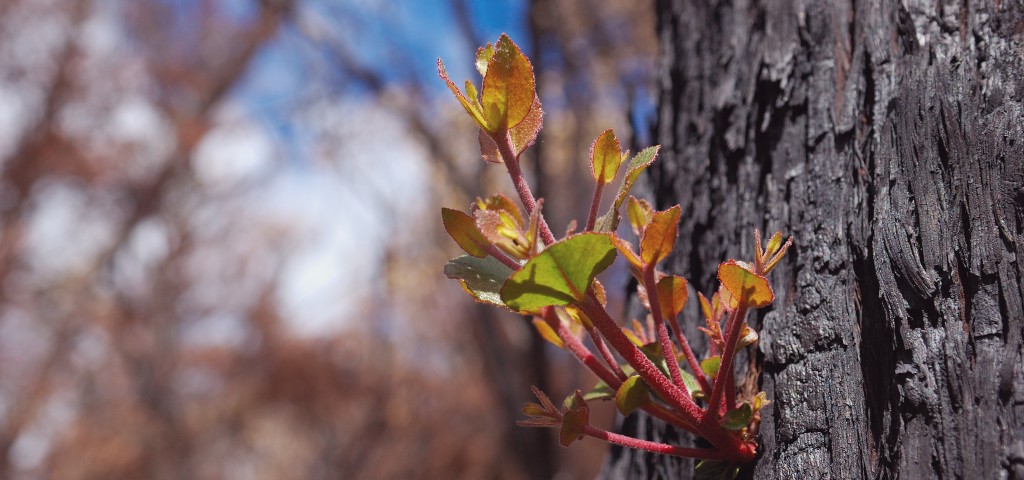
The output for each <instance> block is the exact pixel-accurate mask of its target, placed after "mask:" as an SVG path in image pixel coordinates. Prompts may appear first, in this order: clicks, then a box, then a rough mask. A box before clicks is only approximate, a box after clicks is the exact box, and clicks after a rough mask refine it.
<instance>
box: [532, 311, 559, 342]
mask: <svg viewBox="0 0 1024 480" xmlns="http://www.w3.org/2000/svg"><path fill="white" fill-rule="evenodd" d="M533 326H534V328H536V329H537V333H539V334H540V336H541V337H543V338H544V340H547V341H549V342H551V344H552V345H554V346H556V347H558V348H565V342H562V339H561V338H559V336H558V334H557V333H555V329H553V328H551V325H548V322H545V321H544V319H542V318H534V319H533Z"/></svg>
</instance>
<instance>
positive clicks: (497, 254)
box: [484, 245, 523, 270]
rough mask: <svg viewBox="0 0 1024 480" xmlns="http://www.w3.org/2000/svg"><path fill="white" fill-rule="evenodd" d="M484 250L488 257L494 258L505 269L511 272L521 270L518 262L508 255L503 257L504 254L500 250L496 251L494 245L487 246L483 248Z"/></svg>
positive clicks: (496, 248)
mask: <svg viewBox="0 0 1024 480" xmlns="http://www.w3.org/2000/svg"><path fill="white" fill-rule="evenodd" d="M484 250H487V254H488V255H490V256H492V257H494V259H495V260H497V261H499V262H501V263H502V264H504V265H505V266H506V267H508V268H511V269H512V270H519V269H520V268H523V266H522V265H520V264H519V262H517V261H515V260H513V259H512V258H511V257H509V256H508V255H505V252H503V251H501V250H500V249H498V247H495V246H494V245H487V246H485V247H484Z"/></svg>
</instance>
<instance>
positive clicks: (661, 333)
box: [642, 265, 693, 390]
mask: <svg viewBox="0 0 1024 480" xmlns="http://www.w3.org/2000/svg"><path fill="white" fill-rule="evenodd" d="M642 276H643V281H644V288H645V289H646V290H647V303H648V304H650V306H651V316H652V317H654V328H655V330H656V331H657V335H658V343H660V344H661V351H662V353H663V354H664V355H665V359H666V360H668V361H667V362H665V363H667V364H668V372H669V374H671V375H672V383H675V384H676V386H677V387H679V388H682V389H684V390H685V389H686V385H685V384H683V375H682V374H681V373H679V361H678V360H676V353H675V348H673V347H672V340H670V339H669V338H668V327H666V326H665V316H664V315H663V314H662V311H661V303H659V302H658V282H656V281H655V280H654V265H647V266H646V267H644V271H643V275H642ZM676 333H677V334H678V333H679V332H676ZM679 338H680V340H681V341H684V342H685V341H686V340H685V339H683V338H682V336H680V337H679ZM691 355H692V352H691ZM690 367H691V368H693V366H692V365H691V366H690Z"/></svg>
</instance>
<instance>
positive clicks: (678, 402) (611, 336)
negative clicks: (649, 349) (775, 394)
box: [579, 296, 702, 424]
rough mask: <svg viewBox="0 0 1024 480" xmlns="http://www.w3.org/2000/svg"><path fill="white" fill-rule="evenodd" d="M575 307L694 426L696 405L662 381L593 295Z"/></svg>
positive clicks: (697, 415) (656, 369) (697, 408)
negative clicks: (578, 308) (581, 310)
mask: <svg viewBox="0 0 1024 480" xmlns="http://www.w3.org/2000/svg"><path fill="white" fill-rule="evenodd" d="M579 306H580V308H582V309H583V312H584V313H586V314H587V316H588V317H590V320H591V321H592V322H593V323H594V326H595V327H597V329H598V331H600V332H601V335H603V336H604V337H605V338H607V339H608V342H609V343H611V346H612V348H614V349H615V350H616V351H617V352H619V355H622V358H624V359H626V361H627V362H629V364H630V365H632V366H633V368H634V369H636V372H637V373H638V374H639V375H640V377H641V378H643V379H644V382H646V383H647V385H649V386H650V387H651V388H653V389H654V390H655V391H656V392H657V393H658V394H659V395H661V396H662V397H663V398H665V400H666V401H668V402H669V403H670V404H671V405H672V406H673V407H676V408H677V409H678V410H679V412H680V414H682V415H683V418H684V419H686V420H687V421H691V422H692V423H694V424H697V423H699V422H698V419H700V418H701V417H702V413H701V411H700V408H699V407H697V404H696V403H694V402H693V399H692V398H690V396H689V395H688V394H687V393H686V392H685V391H683V390H682V389H680V388H679V387H677V386H676V385H674V384H673V383H672V382H671V381H670V380H669V379H668V378H665V375H663V374H662V373H661V371H660V370H658V367H656V366H654V363H652V362H651V360H650V359H648V358H647V356H646V355H644V354H643V352H641V351H640V349H638V348H636V345H633V343H632V342H630V341H629V339H628V338H626V335H625V334H624V333H622V330H621V329H620V328H619V326H618V325H617V324H616V323H615V321H614V320H612V318H611V317H610V316H608V312H605V311H604V307H602V306H601V304H600V303H598V302H597V300H596V299H594V298H593V296H590V297H588V298H586V299H584V300H583V302H580V304H579Z"/></svg>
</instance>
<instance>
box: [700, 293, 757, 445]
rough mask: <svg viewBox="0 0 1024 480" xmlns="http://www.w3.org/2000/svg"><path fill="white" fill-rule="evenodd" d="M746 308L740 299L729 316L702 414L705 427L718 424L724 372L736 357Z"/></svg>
mask: <svg viewBox="0 0 1024 480" xmlns="http://www.w3.org/2000/svg"><path fill="white" fill-rule="evenodd" d="M748 308H749V307H748V305H747V300H746V297H745V296H744V297H741V298H740V305H739V307H737V308H736V310H734V311H733V312H732V315H730V316H729V321H728V330H727V333H726V335H725V352H724V353H723V354H722V363H721V364H720V365H719V367H718V376H717V377H715V386H714V388H712V390H711V398H709V399H708V408H707V410H706V411H705V412H704V419H703V422H702V423H704V424H705V425H710V424H715V425H717V424H718V418H719V414H720V413H721V411H720V406H719V404H718V402H719V401H721V399H722V393H723V392H722V390H723V389H724V387H725V384H726V383H727V382H729V380H730V375H728V374H727V373H726V372H731V371H732V361H733V358H734V357H735V356H736V340H737V339H738V338H739V334H740V330H741V328H740V327H741V326H742V325H743V318H744V317H746V316H747V309H748ZM734 388H735V387H734Z"/></svg>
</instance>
